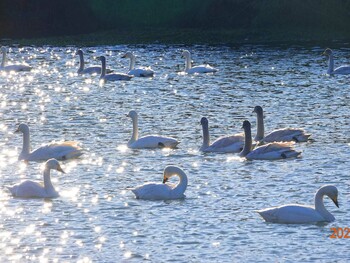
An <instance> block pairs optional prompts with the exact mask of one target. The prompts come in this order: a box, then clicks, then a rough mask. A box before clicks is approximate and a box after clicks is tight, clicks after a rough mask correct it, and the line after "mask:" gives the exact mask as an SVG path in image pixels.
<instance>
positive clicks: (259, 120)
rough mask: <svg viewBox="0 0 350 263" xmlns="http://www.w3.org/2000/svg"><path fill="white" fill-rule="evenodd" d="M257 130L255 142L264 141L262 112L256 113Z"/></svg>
mask: <svg viewBox="0 0 350 263" xmlns="http://www.w3.org/2000/svg"><path fill="white" fill-rule="evenodd" d="M256 116H257V128H256V137H255V141H261V140H262V139H264V133H265V127H264V114H263V113H262V112H258V113H257V115H256Z"/></svg>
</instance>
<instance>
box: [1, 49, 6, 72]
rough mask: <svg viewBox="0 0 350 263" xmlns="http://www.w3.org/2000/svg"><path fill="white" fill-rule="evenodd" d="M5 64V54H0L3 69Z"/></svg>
mask: <svg viewBox="0 0 350 263" xmlns="http://www.w3.org/2000/svg"><path fill="white" fill-rule="evenodd" d="M5 63H6V52H2V61H1V67H2V68H3V67H5Z"/></svg>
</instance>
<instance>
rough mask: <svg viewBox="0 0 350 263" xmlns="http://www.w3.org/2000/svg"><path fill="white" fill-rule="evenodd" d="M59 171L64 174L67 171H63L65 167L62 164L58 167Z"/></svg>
mask: <svg viewBox="0 0 350 263" xmlns="http://www.w3.org/2000/svg"><path fill="white" fill-rule="evenodd" d="M57 171H59V172H61V173H64V174H65V173H66V172H65V171H63V169H62V168H61V166H58V167H57Z"/></svg>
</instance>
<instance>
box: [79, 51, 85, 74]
mask: <svg viewBox="0 0 350 263" xmlns="http://www.w3.org/2000/svg"><path fill="white" fill-rule="evenodd" d="M84 64H85V62H84V56H83V54H82V53H79V69H78V71H79V72H80V71H83V70H84Z"/></svg>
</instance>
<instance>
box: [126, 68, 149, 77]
mask: <svg viewBox="0 0 350 263" xmlns="http://www.w3.org/2000/svg"><path fill="white" fill-rule="evenodd" d="M128 75H132V76H135V77H153V75H154V71H153V70H152V69H151V68H136V69H132V70H130V71H129V72H128Z"/></svg>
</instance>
